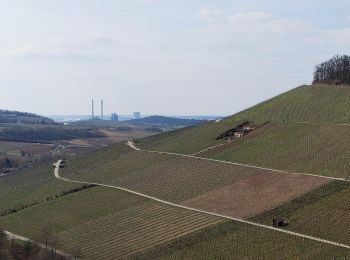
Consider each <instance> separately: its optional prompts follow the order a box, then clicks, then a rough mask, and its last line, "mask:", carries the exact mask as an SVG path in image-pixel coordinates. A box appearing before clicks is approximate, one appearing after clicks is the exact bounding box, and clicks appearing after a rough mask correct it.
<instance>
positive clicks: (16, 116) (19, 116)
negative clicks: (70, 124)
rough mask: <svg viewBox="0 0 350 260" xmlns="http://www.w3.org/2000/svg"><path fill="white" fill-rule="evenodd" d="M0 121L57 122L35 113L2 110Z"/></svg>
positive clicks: (26, 122)
mask: <svg viewBox="0 0 350 260" xmlns="http://www.w3.org/2000/svg"><path fill="white" fill-rule="evenodd" d="M0 123H22V124H55V121H53V120H52V119H50V118H47V117H43V116H39V115H36V114H33V113H26V112H18V111H9V110H0Z"/></svg>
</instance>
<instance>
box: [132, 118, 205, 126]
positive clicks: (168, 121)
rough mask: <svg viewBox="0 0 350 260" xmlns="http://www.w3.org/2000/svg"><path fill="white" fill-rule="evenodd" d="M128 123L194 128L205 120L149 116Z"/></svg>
mask: <svg viewBox="0 0 350 260" xmlns="http://www.w3.org/2000/svg"><path fill="white" fill-rule="evenodd" d="M127 122H129V123H132V124H140V125H168V126H192V125H198V124H201V123H203V122H204V121H203V120H195V119H181V118H173V117H166V116H149V117H144V118H140V119H132V120H128V121H127Z"/></svg>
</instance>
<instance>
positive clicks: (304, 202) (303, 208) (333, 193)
mask: <svg viewBox="0 0 350 260" xmlns="http://www.w3.org/2000/svg"><path fill="white" fill-rule="evenodd" d="M349 212H350V184H349V183H345V182H339V181H334V182H332V183H330V184H328V185H326V186H324V187H322V188H320V189H318V190H315V191H312V192H310V193H308V194H306V195H304V196H302V197H300V198H296V199H293V200H291V201H289V202H287V203H285V204H283V205H281V206H279V207H277V208H275V209H272V210H269V211H267V212H265V213H263V214H260V215H259V216H256V217H254V218H253V221H257V222H261V223H264V224H267V225H271V221H272V219H273V218H276V217H283V218H285V219H287V221H288V222H289V225H288V226H287V227H285V228H286V229H288V230H292V231H296V232H303V233H304V234H309V235H312V236H317V237H320V238H326V239H329V240H333V241H337V242H341V243H345V244H350V234H349V232H348V231H349V227H350V218H349V216H350V214H349Z"/></svg>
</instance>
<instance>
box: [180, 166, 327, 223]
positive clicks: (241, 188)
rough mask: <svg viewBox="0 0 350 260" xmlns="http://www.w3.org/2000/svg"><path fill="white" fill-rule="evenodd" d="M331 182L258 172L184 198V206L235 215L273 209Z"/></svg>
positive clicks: (248, 214) (306, 177) (242, 216)
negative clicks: (186, 198)
mask: <svg viewBox="0 0 350 260" xmlns="http://www.w3.org/2000/svg"><path fill="white" fill-rule="evenodd" d="M328 182H329V180H327V179H322V178H318V177H312V176H301V175H291V174H278V173H277V174H276V173H270V172H262V173H257V174H254V175H252V176H249V177H246V178H243V179H241V180H238V181H236V182H235V183H233V184H230V185H226V186H223V187H219V188H216V189H214V190H211V191H208V192H206V193H203V194H201V195H199V196H197V197H194V198H192V199H189V200H187V201H184V202H183V203H182V205H186V206H190V207H194V208H199V209H204V210H206V211H210V212H215V213H218V214H223V215H226V216H231V217H236V218H247V217H249V216H253V215H256V214H258V213H261V212H264V211H266V210H268V209H271V208H274V207H276V206H277V205H280V204H282V203H283V202H286V201H289V200H291V199H292V198H295V197H299V196H301V195H302V194H304V193H306V192H309V191H311V190H313V189H316V188H318V187H320V186H322V185H325V184H327V183H328Z"/></svg>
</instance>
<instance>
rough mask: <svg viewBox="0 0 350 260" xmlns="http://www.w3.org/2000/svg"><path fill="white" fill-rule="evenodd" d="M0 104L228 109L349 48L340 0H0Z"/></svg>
mask: <svg viewBox="0 0 350 260" xmlns="http://www.w3.org/2000/svg"><path fill="white" fill-rule="evenodd" d="M0 3H1V8H0V91H1V95H0V102H1V106H0V107H1V108H5V109H11V110H20V111H30V112H35V113H40V114H44V115H49V114H89V113H90V100H91V98H92V97H94V98H95V99H100V98H103V99H104V100H105V111H106V113H111V112H117V113H120V114H129V113H131V112H133V111H141V112H142V113H144V114H163V115H166V114H167V115H175V114H186V115H193V114H211V115H222V114H224V115H228V114H233V113H235V112H237V111H239V110H242V109H244V108H246V107H248V106H251V105H253V104H255V103H257V102H260V101H263V100H264V99H266V98H269V97H272V96H274V95H277V94H279V93H281V92H284V91H287V90H289V89H291V88H294V87H296V86H298V85H301V84H304V83H310V82H311V80H312V72H313V69H314V66H315V65H316V64H317V63H320V62H321V61H323V60H325V59H328V58H330V57H331V56H333V55H334V54H337V53H339V54H346V53H347V54H350V1H348V0H332V1H330V0H327V1H326V0H293V1H292V0H255V1H249V0H231V1H229V0H215V1H213V0H211V1H209V0H204V1H203V0H202V1H201V0H22V1H21V0H0Z"/></svg>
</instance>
